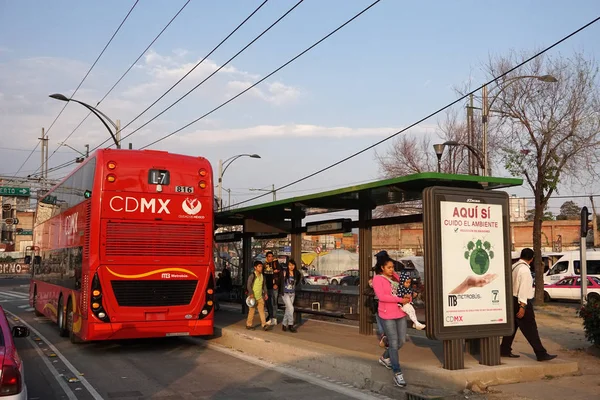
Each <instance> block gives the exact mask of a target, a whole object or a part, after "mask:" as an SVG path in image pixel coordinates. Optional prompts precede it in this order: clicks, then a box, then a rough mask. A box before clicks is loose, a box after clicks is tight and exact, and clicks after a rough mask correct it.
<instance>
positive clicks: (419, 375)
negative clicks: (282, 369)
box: [211, 304, 579, 399]
mask: <svg viewBox="0 0 600 400" xmlns="http://www.w3.org/2000/svg"><path fill="white" fill-rule="evenodd" d="M240 308H241V307H240V305H239V304H222V306H221V309H220V311H218V312H217V313H216V316H215V335H214V337H213V338H212V339H211V342H212V343H215V344H219V345H222V346H225V347H229V348H232V349H234V350H237V351H240V352H243V353H245V354H248V355H250V356H253V357H257V358H260V359H262V360H265V361H267V362H270V363H273V364H276V365H283V366H286V367H292V368H297V369H300V370H302V371H306V373H307V374H312V375H317V376H321V377H325V378H328V379H330V380H334V381H338V382H342V383H345V384H349V385H352V386H354V387H357V388H360V389H364V390H369V391H371V392H375V393H379V394H382V395H385V396H388V397H391V398H395V399H434V398H435V399H451V398H459V397H456V396H459V395H461V396H460V398H464V394H463V391H464V390H465V389H468V390H471V391H473V392H476V393H477V392H479V393H480V392H484V391H486V390H487V389H488V388H490V387H492V386H496V385H503V384H509V383H520V382H531V381H537V380H542V379H544V378H547V377H549V376H550V377H558V376H565V375H574V374H577V373H578V372H579V366H578V362H577V360H576V359H567V358H565V357H563V356H562V355H561V357H559V358H557V359H554V360H552V361H549V362H538V361H537V360H536V359H535V355H534V354H533V351H532V349H531V347H530V346H529V344H528V343H527V342H526V341H525V339H524V338H523V337H522V335H521V334H520V333H518V334H517V338H516V340H515V344H514V349H513V352H515V353H517V354H521V357H520V358H517V359H512V358H502V360H501V361H502V364H501V365H499V366H485V365H481V364H479V360H478V358H477V357H478V356H472V355H470V354H469V353H466V354H465V369H461V370H448V369H444V368H442V361H443V348H442V342H441V341H436V340H430V339H428V338H427V337H426V336H425V333H424V331H416V330H414V329H411V328H409V329H408V336H409V337H410V339H409V340H408V341H407V343H406V344H405V345H404V347H403V348H402V349H401V350H400V365H401V367H402V371H403V373H404V378H405V379H406V381H407V383H408V386H407V387H406V388H398V387H396V386H394V385H393V383H392V376H393V375H392V372H391V371H390V370H387V369H386V368H385V367H383V366H382V365H380V364H379V363H378V358H379V356H380V355H381V354H382V352H383V349H382V348H380V347H379V344H378V340H377V336H376V335H371V336H365V335H364V334H363V335H361V334H359V329H358V326H353V325H347V324H341V323H332V322H326V321H319V320H314V319H304V320H303V321H302V324H301V325H299V326H298V332H297V333H290V332H283V331H282V329H281V324H278V325H277V326H275V327H272V329H271V330H269V331H267V332H265V331H263V330H262V329H260V325H259V321H258V316H256V317H255V326H256V327H257V329H256V330H254V331H251V330H247V329H246V323H245V321H246V316H245V315H243V314H241V313H240ZM280 317H281V313H280ZM278 321H279V322H280V321H281V319H280V318H278ZM409 326H410V324H409ZM490 389H491V388H490ZM471 398H474V397H471Z"/></svg>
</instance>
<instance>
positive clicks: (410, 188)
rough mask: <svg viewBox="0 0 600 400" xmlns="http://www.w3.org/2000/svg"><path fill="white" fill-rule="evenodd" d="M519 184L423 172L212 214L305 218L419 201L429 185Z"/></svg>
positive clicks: (221, 218)
mask: <svg viewBox="0 0 600 400" xmlns="http://www.w3.org/2000/svg"><path fill="white" fill-rule="evenodd" d="M522 184H523V180H522V179H519V178H499V177H493V176H478V175H456V174H443V173H437V172H426V173H421V174H413V175H407V176H401V177H397V178H391V179H384V180H380V181H374V182H370V183H365V184H362V185H355V186H348V187H345V188H341V189H335V190H329V191H326V192H321V193H314V194H310V195H305V196H299V197H292V198H289V199H283V200H277V201H273V202H269V203H263V204H257V205H253V206H248V207H242V208H236V209H232V210H226V211H222V212H219V213H217V214H216V223H217V224H219V225H231V224H235V223H236V221H237V223H240V222H241V220H243V219H246V218H257V219H261V218H264V217H266V216H268V217H271V218H272V217H276V216H278V215H284V214H286V213H290V212H291V211H292V209H295V210H301V211H302V212H303V213H305V215H314V214H321V213H326V212H335V211H345V210H357V209H359V208H360V207H362V206H365V205H368V206H370V207H373V208H374V207H377V206H382V205H386V204H394V203H402V202H407V201H415V200H421V199H422V193H423V190H424V189H425V188H428V187H432V186H445V187H456V188H470V189H499V188H505V187H511V186H520V185H522Z"/></svg>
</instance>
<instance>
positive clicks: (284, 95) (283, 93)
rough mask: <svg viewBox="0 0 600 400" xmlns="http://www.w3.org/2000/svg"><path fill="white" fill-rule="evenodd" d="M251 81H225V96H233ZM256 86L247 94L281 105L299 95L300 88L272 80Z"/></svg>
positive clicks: (250, 83) (247, 86)
mask: <svg viewBox="0 0 600 400" xmlns="http://www.w3.org/2000/svg"><path fill="white" fill-rule="evenodd" d="M252 85H253V82H249V81H230V82H228V83H227V97H233V96H235V95H237V94H238V93H240V92H241V91H243V90H245V89H247V88H249V87H250V86H252ZM263 87H266V89H262V88H261V86H260V85H259V86H257V87H255V88H252V89H251V90H249V91H248V93H249V94H251V95H253V96H254V97H257V98H259V99H261V100H264V101H266V102H268V103H271V104H274V105H278V106H279V105H282V104H284V103H288V102H290V101H293V100H296V99H298V97H300V90H299V89H298V88H295V87H293V86H287V85H285V84H283V83H281V82H273V83H267V84H264V85H263Z"/></svg>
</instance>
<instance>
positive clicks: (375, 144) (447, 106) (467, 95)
mask: <svg viewBox="0 0 600 400" xmlns="http://www.w3.org/2000/svg"><path fill="white" fill-rule="evenodd" d="M599 20H600V17H597V18H595V19H594V20H592V21H591V22H588V23H587V24H585V25H584V26H582V27H581V28H579V29H577V30H575V31H573V32H572V33H570V34H569V35H567V36H564V37H563V38H562V39H560V40H558V41H556V42H554V43H553V44H552V45H550V46H548V47H546V48H545V49H543V50H542V51H540V52H538V53H536V54H535V55H533V56H532V57H529V58H528V59H526V60H525V61H523V62H521V63H519V64H517V65H515V66H514V67H512V68H511V69H509V70H508V71H506V72H504V73H503V74H500V75H498V76H496V77H494V78H492V79H491V80H489V81H488V82H486V83H484V84H483V85H481V86H479V87H478V88H476V89H474V90H472V91H471V92H469V93H467V94H465V95H463V96H461V97H459V98H458V99H456V100H454V101H453V102H451V103H448V104H447V105H445V106H443V107H441V108H439V109H437V110H436V111H434V112H432V113H430V114H428V115H427V116H425V117H423V118H421V119H419V120H418V121H416V122H414V123H412V124H410V125H409V126H407V127H406V128H403V129H400V130H399V131H398V132H396V133H393V134H391V135H389V136H388V137H386V138H383V139H381V140H380V141H378V142H376V143H374V144H372V145H370V146H367V147H365V148H363V149H362V150H359V151H357V152H355V153H353V154H351V155H349V156H347V157H345V158H343V159H341V160H339V161H336V162H335V163H333V164H330V165H328V166H327V167H324V168H321V169H319V170H317V171H315V172H313V173H311V174H308V175H306V176H304V177H302V178H299V179H296V180H295V181H293V182H290V183H288V184H286V185H283V186H281V187H279V188H277V189H275V191H280V190H282V189H285V188H288V187H290V186H293V185H295V184H297V183H300V182H302V181H305V180H307V179H309V178H312V177H313V176H316V175H318V174H320V173H322V172H325V171H327V170H329V169H331V168H333V167H336V166H338V165H340V164H342V163H344V162H346V161H348V160H350V159H352V158H354V157H356V156H358V155H360V154H362V153H364V152H366V151H368V150H371V149H372V148H374V147H376V146H379V145H380V144H382V143H384V142H386V141H388V140H390V139H392V138H394V137H396V136H398V135H400V134H401V133H404V132H406V131H407V130H409V129H411V128H414V127H415V126H417V125H419V124H420V123H422V122H424V121H426V120H428V119H429V118H431V117H433V116H435V115H436V114H439V113H440V112H442V111H444V110H446V109H448V108H450V107H452V106H453V105H455V104H457V103H459V102H461V101H463V100H464V99H466V98H467V97H469V96H470V95H471V94H474V93H475V92H477V91H479V90H481V89H482V88H483V87H484V86H487V85H491V84H492V83H494V82H495V81H496V80H498V79H500V78H502V77H504V76H506V75H508V74H510V73H511V72H513V71H515V70H516V69H518V68H521V67H522V66H523V65H525V64H527V63H529V62H530V61H532V60H533V59H535V58H537V57H539V56H541V55H542V54H544V53H546V52H547V51H549V50H551V49H553V48H554V47H556V46H558V45H559V44H561V43H562V42H564V41H565V40H567V39H569V38H571V37H572V36H574V35H576V34H578V33H579V32H581V31H583V30H584V29H586V28H588V27H589V26H591V25H593V24H594V23H596V22H598V21H599ZM242 93H243V92H242ZM238 96H239V94H238ZM236 97H237V96H236ZM234 99H235V97H234ZM219 107H221V106H219ZM211 112H212V111H211ZM205 115H207V114H205ZM201 118H202V117H201ZM201 118H199V119H201ZM199 119H198V120H199ZM193 122H196V121H193ZM193 122H192V123H193ZM192 123H190V124H188V125H186V126H184V127H183V128H185V127H187V126H189V125H191V124H192ZM183 128H181V129H183ZM181 129H179V130H177V131H175V132H173V133H171V134H169V135H167V136H166V137H164V138H162V139H159V140H157V141H155V142H153V143H151V144H154V143H157V142H159V141H160V140H163V139H165V138H167V137H169V136H171V135H173V134H175V133H177V132H178V131H180V130H181ZM146 147H147V146H146ZM267 195H269V193H264V194H260V195H257V196H255V197H252V198H250V199H247V200H244V201H240V202H239V203H236V204H232V205H231V206H230V207H235V206H239V205H241V204H245V203H249V202H251V201H254V200H257V199H260V198H262V197H265V196H267Z"/></svg>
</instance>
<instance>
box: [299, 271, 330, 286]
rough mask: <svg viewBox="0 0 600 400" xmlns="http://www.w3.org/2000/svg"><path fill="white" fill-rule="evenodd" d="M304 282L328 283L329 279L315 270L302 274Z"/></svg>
mask: <svg viewBox="0 0 600 400" xmlns="http://www.w3.org/2000/svg"><path fill="white" fill-rule="evenodd" d="M303 283H304V284H306V285H329V279H328V278H327V277H326V276H325V275H321V274H319V273H318V272H316V271H309V272H308V274H307V275H304V282H303Z"/></svg>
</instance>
